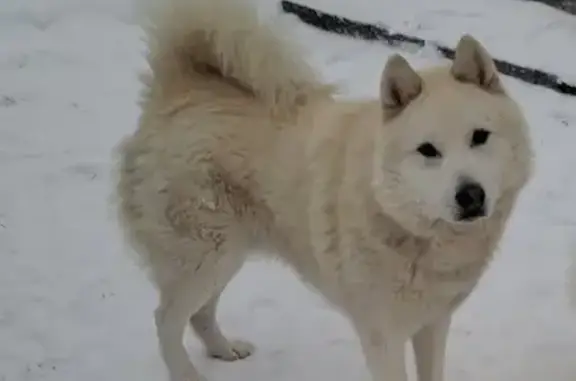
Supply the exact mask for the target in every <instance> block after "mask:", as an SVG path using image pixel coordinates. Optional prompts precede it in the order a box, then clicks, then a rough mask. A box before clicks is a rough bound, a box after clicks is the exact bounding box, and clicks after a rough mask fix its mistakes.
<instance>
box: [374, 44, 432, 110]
mask: <svg viewBox="0 0 576 381" xmlns="http://www.w3.org/2000/svg"><path fill="white" fill-rule="evenodd" d="M422 85H423V82H422V78H421V77H420V75H418V73H416V71H414V69H412V67H411V66H410V64H409V63H408V62H407V61H406V60H405V59H404V58H403V57H402V56H400V55H398V54H394V55H393V56H392V57H390V58H389V59H388V62H386V66H385V67H384V72H383V73H382V79H381V80H380V99H381V101H382V108H383V109H384V114H385V115H386V116H394V115H396V114H397V113H399V112H400V111H402V110H403V109H404V107H406V106H407V105H408V104H409V103H410V102H411V101H412V100H413V99H414V98H416V97H417V96H418V95H420V93H421V92H422Z"/></svg>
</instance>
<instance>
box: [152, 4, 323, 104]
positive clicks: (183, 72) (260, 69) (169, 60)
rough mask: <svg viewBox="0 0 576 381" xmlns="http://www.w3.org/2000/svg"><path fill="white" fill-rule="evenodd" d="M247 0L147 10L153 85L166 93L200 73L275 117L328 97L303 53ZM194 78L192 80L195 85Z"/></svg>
mask: <svg viewBox="0 0 576 381" xmlns="http://www.w3.org/2000/svg"><path fill="white" fill-rule="evenodd" d="M245 1H246V0H162V1H156V3H157V4H159V7H160V8H156V9H152V8H149V9H147V11H146V15H147V21H148V22H147V24H145V25H144V27H145V28H144V29H145V31H146V34H147V40H148V41H147V42H148V46H149V57H148V59H149V63H150V67H151V69H152V72H153V78H152V81H153V83H154V85H155V86H160V88H162V89H163V92H166V91H170V89H175V88H177V89H183V86H184V84H188V85H189V86H193V83H194V82H193V78H194V75H195V78H198V74H202V75H206V74H207V73H209V74H210V75H212V76H214V75H216V76H217V78H219V79H220V80H223V81H225V82H226V83H229V84H231V85H235V86H236V87H241V88H242V89H244V90H248V91H249V92H250V93H251V94H252V95H253V96H255V97H256V98H257V99H259V100H260V101H262V102H263V103H264V104H265V105H266V106H267V107H268V108H269V109H270V110H271V111H272V112H274V113H275V114H278V113H280V114H290V113H293V112H294V109H295V108H296V107H298V106H300V105H301V104H303V103H306V102H307V101H308V100H309V99H310V97H312V96H317V95H318V94H325V95H327V94H330V93H331V92H332V91H333V88H332V87H331V86H327V85H324V84H322V83H321V82H320V80H319V79H318V78H319V77H318V76H317V74H316V73H315V72H314V70H313V69H312V68H311V67H310V66H309V65H308V64H307V63H306V62H305V61H304V60H303V59H302V58H301V53H300V52H299V51H298V50H297V49H296V48H295V46H294V45H292V44H291V43H290V42H288V41H287V40H285V39H284V38H283V37H281V36H280V35H279V33H277V32H275V31H274V30H273V28H272V27H270V26H269V25H263V24H261V23H260V22H259V20H258V15H257V12H256V9H253V8H252V7H251V6H250V5H248V4H246V3H245ZM191 79H192V81H191Z"/></svg>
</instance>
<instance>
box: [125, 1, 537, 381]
mask: <svg viewBox="0 0 576 381" xmlns="http://www.w3.org/2000/svg"><path fill="white" fill-rule="evenodd" d="M163 3H164V8H163V10H162V11H161V12H155V13H154V14H152V16H153V17H152V18H151V24H150V25H148V28H147V32H148V38H149V48H150V53H149V64H150V67H151V70H152V75H151V76H150V77H148V78H147V79H146V81H145V85H146V90H145V93H144V99H143V101H142V109H143V112H142V116H141V120H140V125H139V128H138V130H137V132H136V133H135V134H134V135H133V136H131V137H130V138H129V139H127V140H126V142H125V143H124V144H123V145H122V148H121V154H122V163H121V170H120V181H119V186H118V192H119V196H120V201H121V207H120V211H121V217H122V222H123V226H124V228H125V231H126V233H127V236H128V237H129V238H130V242H132V243H133V245H134V247H135V248H136V249H137V251H138V252H139V253H140V254H141V259H142V262H143V263H144V264H145V266H146V268H147V269H148V270H149V273H150V275H151V278H152V280H153V282H154V283H155V284H156V286H157V287H158V289H159V293H160V302H159V307H158V309H157V310H156V313H155V319H156V325H157V330H158V338H159V342H160V350H161V354H162V356H163V359H164V360H165V362H166V365H167V368H168V370H169V373H170V377H171V380H172V381H198V380H200V379H201V376H200V375H199V374H198V373H197V372H196V370H195V368H194V367H193V365H192V364H191V362H190V360H189V358H188V356H187V353H186V351H185V348H184V346H183V343H182V341H183V333H184V329H185V327H186V324H187V323H188V322H190V323H191V325H192V327H193V328H194V329H195V331H196V333H197V334H198V336H199V337H200V339H202V341H203V343H204V345H205V347H206V349H207V351H208V353H209V354H210V355H212V356H215V357H219V358H221V359H224V360H236V359H240V358H244V357H246V356H248V355H249V354H250V353H251V352H252V349H253V348H252V346H251V345H250V344H249V343H247V342H243V341H229V340H228V339H226V338H225V337H224V336H223V335H222V333H221V331H220V329H219V326H218V324H217V322H216V321H215V310H216V304H217V301H218V297H219V295H220V293H221V292H222V290H223V289H224V287H225V286H226V284H227V283H228V282H229V281H230V280H231V278H232V277H233V276H234V275H235V273H236V272H237V271H238V269H239V268H240V267H241V265H242V263H243V262H244V260H245V258H246V257H247V255H249V253H250V252H252V251H253V250H255V249H261V250H263V251H266V252H270V253H273V255H275V256H276V257H277V258H280V259H281V260H283V261H284V262H285V263H287V264H288V265H289V266H291V267H292V268H293V269H295V271H296V272H297V273H298V274H300V276H301V277H302V279H303V281H305V282H306V283H308V284H310V285H311V287H312V288H313V289H315V290H317V291H318V292H319V293H321V294H322V295H324V296H325V297H326V299H327V300H328V301H330V302H331V303H332V304H333V305H334V306H335V307H336V308H338V309H339V310H340V311H341V312H342V313H344V314H345V315H346V316H347V317H349V319H350V321H351V322H352V324H353V326H354V327H355V329H356V331H357V333H358V336H359V338H360V341H361V344H362V347H363V350H364V353H365V356H366V360H367V364H368V366H369V368H370V371H371V372H372V374H373V377H374V380H375V381H406V379H407V376H406V370H405V361H404V360H405V359H404V353H405V352H404V346H405V343H406V341H408V340H412V342H413V344H414V349H415V354H416V359H417V367H418V374H419V379H420V381H441V380H442V379H443V363H444V352H445V345H446V339H447V334H448V328H449V324H450V317H451V314H452V313H453V311H454V310H455V309H456V308H457V307H458V306H459V305H460V304H461V303H462V302H463V301H464V300H465V299H466V298H467V296H468V295H469V294H470V292H471V291H472V290H473V288H474V286H475V285H476V284H477V282H478V280H479V277H480V276H481V274H482V273H483V271H484V270H485V268H486V265H487V264H488V263H489V262H490V259H491V257H492V254H493V252H494V250H495V248H496V246H497V243H498V241H499V240H500V238H501V236H502V234H503V231H504V228H505V225H506V221H507V220H508V217H509V215H510V213H511V211H512V209H513V207H514V204H515V202H516V199H517V196H518V195H519V192H520V191H521V190H522V188H523V187H524V185H525V184H526V182H527V181H528V179H529V178H530V174H531V157H532V151H531V144H530V140H529V138H528V134H527V129H526V124H525V121H524V118H523V116H522V114H521V111H520V109H519V107H517V105H516V104H515V102H514V101H513V100H512V99H511V98H510V97H509V96H508V95H506V93H505V91H504V89H503V86H502V84H501V82H500V80H499V77H498V75H497V72H496V69H495V67H494V64H493V62H492V59H491V58H490V56H489V55H488V53H487V52H486V51H485V50H484V48H483V47H482V46H481V45H480V44H479V43H478V42H477V41H476V40H474V39H473V38H472V37H470V36H465V37H463V38H462V39H461V41H460V43H459V45H458V47H457V52H456V57H455V59H454V62H453V63H452V64H451V65H447V66H446V67H437V68H432V69H430V70H426V71H422V72H416V71H415V70H413V69H412V68H411V67H410V65H409V64H408V63H407V62H406V61H405V60H404V59H403V58H401V57H400V56H398V55H395V56H393V57H392V58H390V59H389V61H388V63H387V64H386V65H385V68H384V70H383V74H382V79H381V94H380V97H379V98H378V99H374V100H369V101H357V102H347V101H337V100H335V99H334V97H333V89H332V88H331V87H330V86H326V85H325V84H323V83H321V82H320V80H319V79H318V77H317V75H316V74H315V72H314V70H312V69H311V68H310V67H309V66H308V65H307V64H306V63H305V62H304V61H303V59H302V58H301V57H300V56H299V52H298V50H297V49H296V48H294V47H293V46H292V44H291V43H290V42H288V41H285V40H283V39H282V38H280V37H279V36H278V33H276V32H275V31H274V30H273V28H271V27H270V26H266V25H263V24H261V23H259V21H258V20H257V15H256V13H255V12H254V10H253V9H251V8H250V7H249V6H248V5H245V4H242V3H241V1H240V0H165V1H164V2H163ZM475 129H485V130H488V131H491V134H490V135H489V137H488V138H487V140H486V141H485V142H483V143H482V144H475V145H473V144H472V143H471V142H470V141H471V139H472V138H471V136H472V134H473V130H475ZM424 143H429V145H433V146H434V147H436V148H437V150H438V152H437V153H438V154H437V155H435V157H429V158H426V157H423V155H424V154H423V153H422V152H418V151H419V149H418V147H420V146H421V145H422V144H424ZM428 148H430V147H428ZM428 156H430V153H428ZM432 156H434V155H432ZM471 180H473V181H474V182H475V183H477V184H480V185H481V186H482V187H483V189H485V193H486V211H485V216H484V217H482V216H478V217H479V218H476V219H474V220H471V221H462V220H461V219H459V218H458V213H457V210H458V209H457V206H455V204H454V201H453V200H454V194H455V192H456V191H457V189H458V186H459V185H460V184H461V182H462V181H471Z"/></svg>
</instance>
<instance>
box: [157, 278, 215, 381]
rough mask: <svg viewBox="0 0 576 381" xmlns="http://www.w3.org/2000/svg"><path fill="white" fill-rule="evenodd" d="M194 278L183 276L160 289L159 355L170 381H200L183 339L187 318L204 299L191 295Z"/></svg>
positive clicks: (158, 315) (158, 309)
mask: <svg viewBox="0 0 576 381" xmlns="http://www.w3.org/2000/svg"><path fill="white" fill-rule="evenodd" d="M196 286H197V284H195V279H194V277H193V276H192V277H186V276H185V275H184V276H182V277H181V278H180V279H178V280H176V281H175V282H172V283H171V284H169V285H168V286H164V287H162V288H161V289H160V304H159V306H158V308H157V309H156V311H155V320H156V329H157V334H158V342H159V345H160V354H161V356H162V358H163V359H164V362H165V364H166V367H167V369H168V373H169V374H170V381H203V380H204V378H203V377H202V376H201V375H200V374H199V373H198V372H197V371H196V369H195V368H194V365H192V363H191V362H190V359H189V358H188V353H187V352H186V349H185V347H184V343H183V337H184V331H185V328H186V324H187V321H188V317H189V316H190V314H191V313H194V312H195V311H197V310H198V309H200V308H201V307H202V304H203V303H204V298H203V297H202V296H201V295H197V296H198V297H191V293H192V295H194V293H193V291H192V292H191V290H194V289H195V288H196Z"/></svg>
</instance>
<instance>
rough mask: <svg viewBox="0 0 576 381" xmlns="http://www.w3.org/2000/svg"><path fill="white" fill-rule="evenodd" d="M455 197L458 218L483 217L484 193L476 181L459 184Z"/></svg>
mask: <svg viewBox="0 0 576 381" xmlns="http://www.w3.org/2000/svg"><path fill="white" fill-rule="evenodd" d="M455 199H456V205H458V208H459V210H458V218H459V219H460V220H474V219H476V218H478V217H483V216H484V215H485V213H486V210H485V204H486V193H485V192H484V189H483V188H482V186H481V185H480V184H478V183H474V182H466V183H463V184H462V185H460V187H459V188H458V190H457V191H456V196H455Z"/></svg>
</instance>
